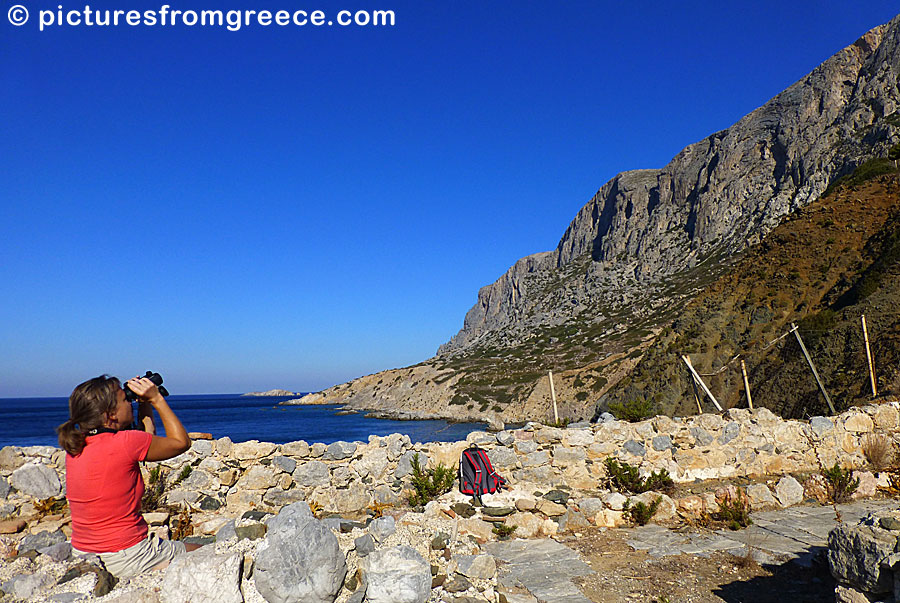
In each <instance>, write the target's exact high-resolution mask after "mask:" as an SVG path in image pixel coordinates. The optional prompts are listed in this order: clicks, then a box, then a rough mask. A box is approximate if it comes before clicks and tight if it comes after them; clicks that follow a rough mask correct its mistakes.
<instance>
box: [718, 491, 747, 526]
mask: <svg viewBox="0 0 900 603" xmlns="http://www.w3.org/2000/svg"><path fill="white" fill-rule="evenodd" d="M712 516H713V519H717V520H719V521H723V522H725V524H726V525H727V526H728V527H729V528H730V529H732V530H739V529H741V528H746V527H747V526H749V525H750V524H751V523H753V520H752V519H750V499H749V498H748V497H747V494H746V493H745V492H744V491H743V490H738V494H737V496H735V497H732V496H731V495H730V494H729V495H728V496H726V497H725V500H723V501H722V502H721V503H719V510H718V511H717V512H716V513H713V515H712Z"/></svg>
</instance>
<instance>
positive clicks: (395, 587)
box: [360, 546, 431, 603]
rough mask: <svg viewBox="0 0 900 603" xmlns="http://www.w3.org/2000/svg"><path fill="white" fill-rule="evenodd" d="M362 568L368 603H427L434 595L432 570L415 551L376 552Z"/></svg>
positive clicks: (406, 549) (392, 549) (362, 564)
mask: <svg viewBox="0 0 900 603" xmlns="http://www.w3.org/2000/svg"><path fill="white" fill-rule="evenodd" d="M360 566H361V567H362V569H363V572H364V573H365V576H366V580H367V582H368V588H367V589H366V601H367V602H368V603H424V602H425V601H427V600H428V596H429V595H430V594H431V566H430V565H429V564H428V561H426V560H425V558H424V557H422V555H420V554H419V553H418V552H417V551H416V550H415V549H414V548H412V547H409V546H398V547H394V548H390V549H382V550H380V551H375V552H374V553H372V554H371V555H368V556H366V557H365V558H364V559H362V560H361V562H360Z"/></svg>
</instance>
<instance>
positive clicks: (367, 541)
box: [353, 534, 375, 557]
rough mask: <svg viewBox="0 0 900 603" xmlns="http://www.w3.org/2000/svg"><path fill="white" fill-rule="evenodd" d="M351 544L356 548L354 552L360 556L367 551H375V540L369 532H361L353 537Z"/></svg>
mask: <svg viewBox="0 0 900 603" xmlns="http://www.w3.org/2000/svg"><path fill="white" fill-rule="evenodd" d="M353 544H354V547H355V548H356V554H357V555H359V556H360V557H365V556H366V555H368V554H369V553H374V552H375V540H374V539H373V538H372V535H371V534H363V535H362V536H360V537H359V538H357V539H355V540H354V541H353Z"/></svg>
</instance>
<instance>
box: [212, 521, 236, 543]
mask: <svg viewBox="0 0 900 603" xmlns="http://www.w3.org/2000/svg"><path fill="white" fill-rule="evenodd" d="M229 538H237V529H236V528H235V524H234V520H233V519H230V520H228V521H227V522H226V523H225V524H224V525H223V526H222V527H221V528H219V531H218V532H216V542H222V541H224V540H228V539H229Z"/></svg>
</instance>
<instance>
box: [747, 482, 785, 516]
mask: <svg viewBox="0 0 900 603" xmlns="http://www.w3.org/2000/svg"><path fill="white" fill-rule="evenodd" d="M747 498H748V499H749V500H750V508H751V509H753V510H754V511H761V510H763V509H777V508H778V507H779V506H780V505H779V503H778V501H777V500H776V499H775V497H774V496H772V491H771V490H769V487H768V486H766V485H765V484H751V485H750V486H747Z"/></svg>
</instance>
